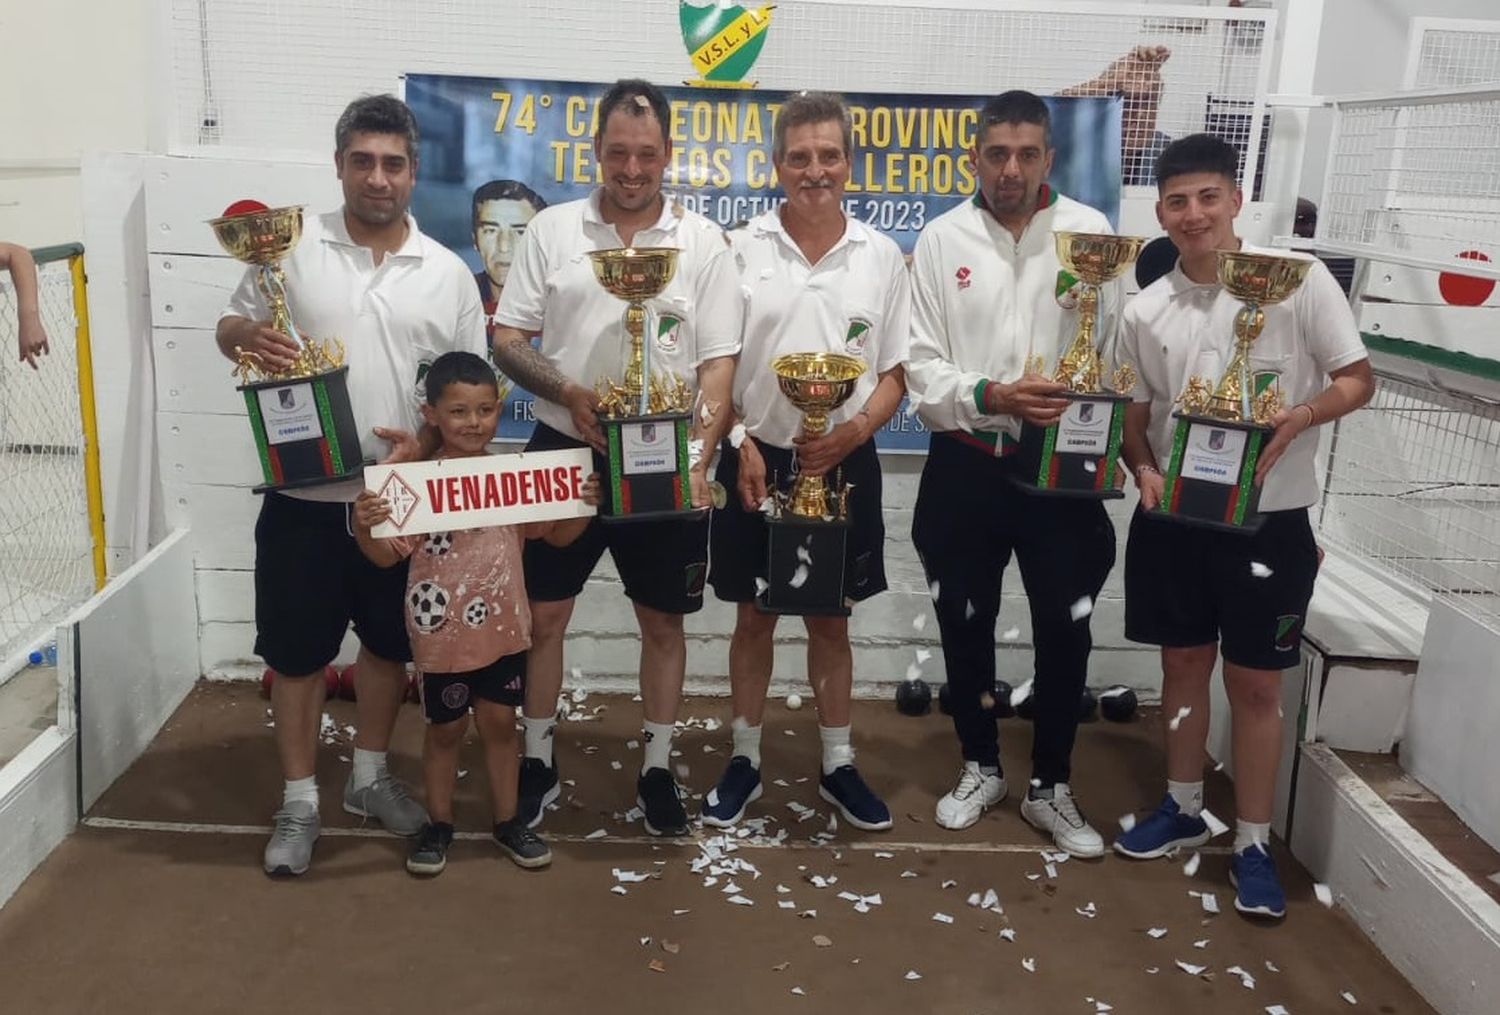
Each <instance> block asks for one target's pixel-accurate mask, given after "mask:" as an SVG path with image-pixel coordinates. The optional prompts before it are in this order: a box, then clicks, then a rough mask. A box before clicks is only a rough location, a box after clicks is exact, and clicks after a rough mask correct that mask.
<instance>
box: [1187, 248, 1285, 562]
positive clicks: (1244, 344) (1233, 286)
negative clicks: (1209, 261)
mask: <svg viewBox="0 0 1500 1015" xmlns="http://www.w3.org/2000/svg"><path fill="white" fill-rule="evenodd" d="M1218 256H1219V265H1218V273H1219V284H1220V285H1222V286H1223V287H1224V289H1225V291H1226V292H1228V293H1229V294H1230V295H1231V296H1234V297H1235V298H1237V299H1238V300H1240V302H1241V303H1243V304H1244V306H1242V307H1241V308H1240V310H1239V312H1238V313H1237V314H1235V316H1234V355H1233V356H1232V357H1231V358H1230V360H1229V366H1228V367H1227V368H1226V369H1225V370H1224V376H1223V377H1222V378H1220V380H1219V384H1218V386H1217V387H1215V388H1212V389H1211V388H1210V387H1209V382H1208V379H1207V378H1205V377H1193V378H1191V379H1189V381H1188V383H1187V387H1186V389H1184V391H1183V393H1182V395H1181V397H1180V398H1179V399H1178V401H1179V402H1180V403H1181V405H1182V409H1181V411H1179V412H1174V413H1173V414H1172V416H1173V418H1174V419H1176V420H1177V429H1176V432H1175V434H1174V435H1173V438H1172V460H1171V462H1170V464H1168V466H1167V471H1166V486H1165V489H1164V491H1163V493H1162V502H1161V506H1160V507H1159V508H1157V510H1158V511H1160V512H1162V513H1163V514H1164V515H1165V516H1166V517H1168V518H1172V519H1175V520H1177V521H1180V522H1184V523H1187V524H1190V525H1198V526H1204V527H1207V528H1213V529H1220V530H1224V531H1229V532H1245V533H1250V532H1254V531H1255V530H1256V529H1258V528H1260V524H1261V522H1262V521H1263V520H1264V516H1262V515H1261V514H1260V513H1259V507H1260V486H1259V485H1258V484H1257V483H1256V482H1255V468H1256V465H1257V463H1259V461H1260V453H1261V450H1262V449H1263V448H1264V447H1265V444H1266V441H1267V440H1268V439H1269V438H1270V436H1271V434H1272V433H1274V432H1275V429H1274V428H1273V427H1271V426H1270V425H1269V423H1270V420H1271V419H1272V417H1274V416H1275V415H1276V414H1277V413H1278V412H1280V411H1281V408H1282V396H1281V388H1280V378H1279V377H1278V376H1277V375H1276V374H1275V373H1271V372H1265V373H1259V374H1257V373H1256V372H1255V371H1254V370H1253V369H1252V367H1251V366H1250V347H1251V345H1253V344H1254V342H1255V340H1256V338H1258V337H1259V336H1260V332H1261V329H1262V328H1264V327H1265V325H1266V315H1265V311H1264V310H1262V309H1261V308H1262V307H1268V306H1273V305H1275V304H1277V303H1280V302H1282V301H1283V300H1285V299H1286V298H1287V297H1289V296H1291V295H1292V293H1294V292H1296V291H1297V287H1298V286H1300V285H1301V284H1302V280H1303V279H1304V278H1306V277H1307V272H1308V269H1309V268H1310V267H1311V266H1312V261H1310V260H1307V259H1305V258H1300V257H1277V256H1275V255H1272V254H1247V253H1242V252H1240V251H1231V250H1221V251H1219V255H1218Z"/></svg>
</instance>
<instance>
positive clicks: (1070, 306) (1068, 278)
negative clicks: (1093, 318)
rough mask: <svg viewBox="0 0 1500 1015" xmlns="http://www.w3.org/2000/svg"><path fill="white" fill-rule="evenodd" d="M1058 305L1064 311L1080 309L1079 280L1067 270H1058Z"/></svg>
mask: <svg viewBox="0 0 1500 1015" xmlns="http://www.w3.org/2000/svg"><path fill="white" fill-rule="evenodd" d="M1056 296H1057V305H1058V306H1060V307H1062V308H1063V309H1064V310H1076V309H1077V308H1078V279H1077V277H1076V276H1074V275H1073V274H1072V273H1071V272H1069V271H1068V270H1067V269H1065V268H1059V269H1057V288H1056Z"/></svg>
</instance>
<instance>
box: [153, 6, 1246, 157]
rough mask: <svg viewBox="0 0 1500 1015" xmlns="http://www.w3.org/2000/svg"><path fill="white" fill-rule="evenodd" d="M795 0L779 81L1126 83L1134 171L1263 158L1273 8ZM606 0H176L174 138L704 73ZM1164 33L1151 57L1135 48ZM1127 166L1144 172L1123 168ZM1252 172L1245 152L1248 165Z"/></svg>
mask: <svg viewBox="0 0 1500 1015" xmlns="http://www.w3.org/2000/svg"><path fill="white" fill-rule="evenodd" d="M1027 6H1029V5H1019V4H1015V3H996V2H993V0H991V2H973V3H962V2H959V0H952V2H949V3H946V4H944V3H941V2H940V0H932V2H907V3H900V2H887V3H835V2H823V3H819V2H816V0H811V2H800V3H796V4H784V5H782V6H780V7H778V8H777V9H776V10H775V12H774V14H773V20H772V25H771V28H770V35H769V36H768V39H769V41H768V44H767V46H766V50H765V53H764V54H763V56H762V58H761V60H760V63H759V64H758V65H757V66H756V68H755V72H754V73H755V77H756V79H757V80H758V82H759V84H760V86H761V87H764V88H770V89H787V90H792V89H797V88H832V89H839V90H846V91H885V92H891V91H902V90H912V91H921V92H924V93H928V94H988V93H993V92H998V91H1001V90H1003V89H1005V88H1012V87H1020V88H1029V89H1032V90H1034V91H1038V92H1042V93H1052V92H1058V91H1061V90H1063V89H1066V88H1070V87H1078V86H1081V87H1079V89H1078V93H1079V94H1123V95H1125V96H1126V114H1127V131H1128V129H1129V128H1130V127H1131V126H1132V125H1134V126H1135V127H1136V128H1137V133H1138V140H1136V141H1135V143H1134V146H1133V147H1131V145H1132V140H1131V138H1130V137H1129V136H1127V141H1126V144H1127V153H1126V154H1127V156H1128V157H1127V160H1126V166H1127V175H1126V182H1127V183H1146V182H1149V165H1150V161H1151V158H1152V157H1153V156H1154V154H1155V152H1156V151H1157V150H1159V149H1160V147H1161V146H1162V145H1163V144H1165V142H1166V141H1167V140H1169V139H1170V138H1172V137H1176V136H1180V135H1182V134H1187V133H1192V132H1195V131H1201V130H1212V131H1214V132H1215V133H1218V134H1221V135H1222V136H1224V137H1226V138H1227V139H1228V140H1230V141H1231V142H1232V143H1234V144H1236V145H1237V146H1239V147H1240V149H1241V150H1242V151H1244V152H1246V153H1247V154H1248V155H1250V156H1251V157H1252V159H1253V158H1254V157H1255V156H1256V155H1258V143H1257V142H1258V139H1259V137H1260V120H1261V115H1262V112H1263V98H1264V91H1265V88H1264V84H1265V82H1266V81H1267V80H1268V76H1269V68H1270V60H1271V53H1270V49H1271V47H1270V45H1269V43H1268V40H1269V39H1271V37H1272V36H1273V35H1274V32H1273V31H1272V28H1273V26H1274V19H1275V13H1274V12H1273V11H1265V10H1254V11H1247V10H1238V9H1225V8H1201V7H1200V8H1192V7H1171V6H1162V5H1152V6H1144V5H1130V4H1103V3H1093V4H1077V5H1066V4H1047V5H1043V4H1040V3H1038V4H1036V5H1034V9H1026V7H1027ZM624 11H625V6H624V5H623V4H619V3H605V2H602V0H423V2H412V0H359V2H354V0H171V7H170V17H169V27H168V32H169V39H168V40H167V41H168V52H169V54H170V60H171V74H170V79H171V88H172V94H171V96H170V100H171V106H172V109H173V130H172V148H173V152H174V153H177V154H200V153H203V152H204V150H205V149H208V150H218V151H225V152H232V153H234V154H244V153H247V152H253V153H260V154H265V155H297V156H300V157H312V158H317V159H323V158H326V157H327V156H328V154H329V153H330V151H331V149H332V147H333V124H334V121H335V119H336V118H337V116H338V114H339V112H340V111H341V110H342V109H343V106H344V104H345V103H347V102H348V101H349V99H351V98H353V97H354V96H356V95H359V94H361V93H364V92H372V91H388V90H391V89H393V88H395V87H396V83H397V80H398V77H399V76H400V75H402V74H405V73H410V72H423V73H447V74H472V75H496V76H498V75H507V76H534V77H539V78H553V79H558V80H584V81H602V80H612V79H614V78H617V77H626V76H640V77H645V78H648V79H650V80H653V81H657V82H661V83H675V82H678V81H681V80H683V79H685V78H688V77H691V76H693V73H692V66H691V62H690V60H689V58H688V54H687V52H686V50H685V49H684V48H683V45H682V42H681V37H680V33H679V29H678V24H677V18H676V14H677V9H676V5H674V4H670V3H665V2H663V3H653V4H646V5H634V6H631V7H630V8H629V16H624ZM1138 46H1142V47H1157V46H1164V47H1166V48H1167V49H1168V50H1169V51H1170V56H1169V57H1167V58H1166V60H1165V62H1163V63H1160V64H1159V66H1158V65H1155V64H1150V63H1143V62H1142V61H1140V60H1138V59H1137V60H1135V61H1131V60H1129V59H1127V60H1126V61H1124V62H1123V63H1116V61H1118V60H1120V58H1121V57H1128V55H1129V54H1131V53H1132V51H1133V50H1135V48H1136V47H1138ZM1132 167H1133V171H1132ZM1249 168H1250V169H1252V170H1253V165H1252V166H1250V167H1249Z"/></svg>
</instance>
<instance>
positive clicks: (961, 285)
mask: <svg viewBox="0 0 1500 1015" xmlns="http://www.w3.org/2000/svg"><path fill="white" fill-rule="evenodd" d="M973 275H974V273H973V272H972V271H970V270H969V266H968V265H964V266H963V267H961V268H959V269H958V270H957V271H955V272H954V273H953V277H954V278H955V279H956V280H957V281H958V289H959V292H962V291H963V290H965V289H967V288H969V286H970V285H972V284H973Z"/></svg>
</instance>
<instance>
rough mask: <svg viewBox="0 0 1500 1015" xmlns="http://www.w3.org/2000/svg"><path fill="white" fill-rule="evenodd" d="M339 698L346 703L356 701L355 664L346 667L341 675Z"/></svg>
mask: <svg viewBox="0 0 1500 1015" xmlns="http://www.w3.org/2000/svg"><path fill="white" fill-rule="evenodd" d="M339 697H340V698H343V699H344V700H345V701H353V700H354V664H353V663H350V664H349V665H348V666H345V667H344V669H343V672H342V673H340V674H339Z"/></svg>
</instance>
